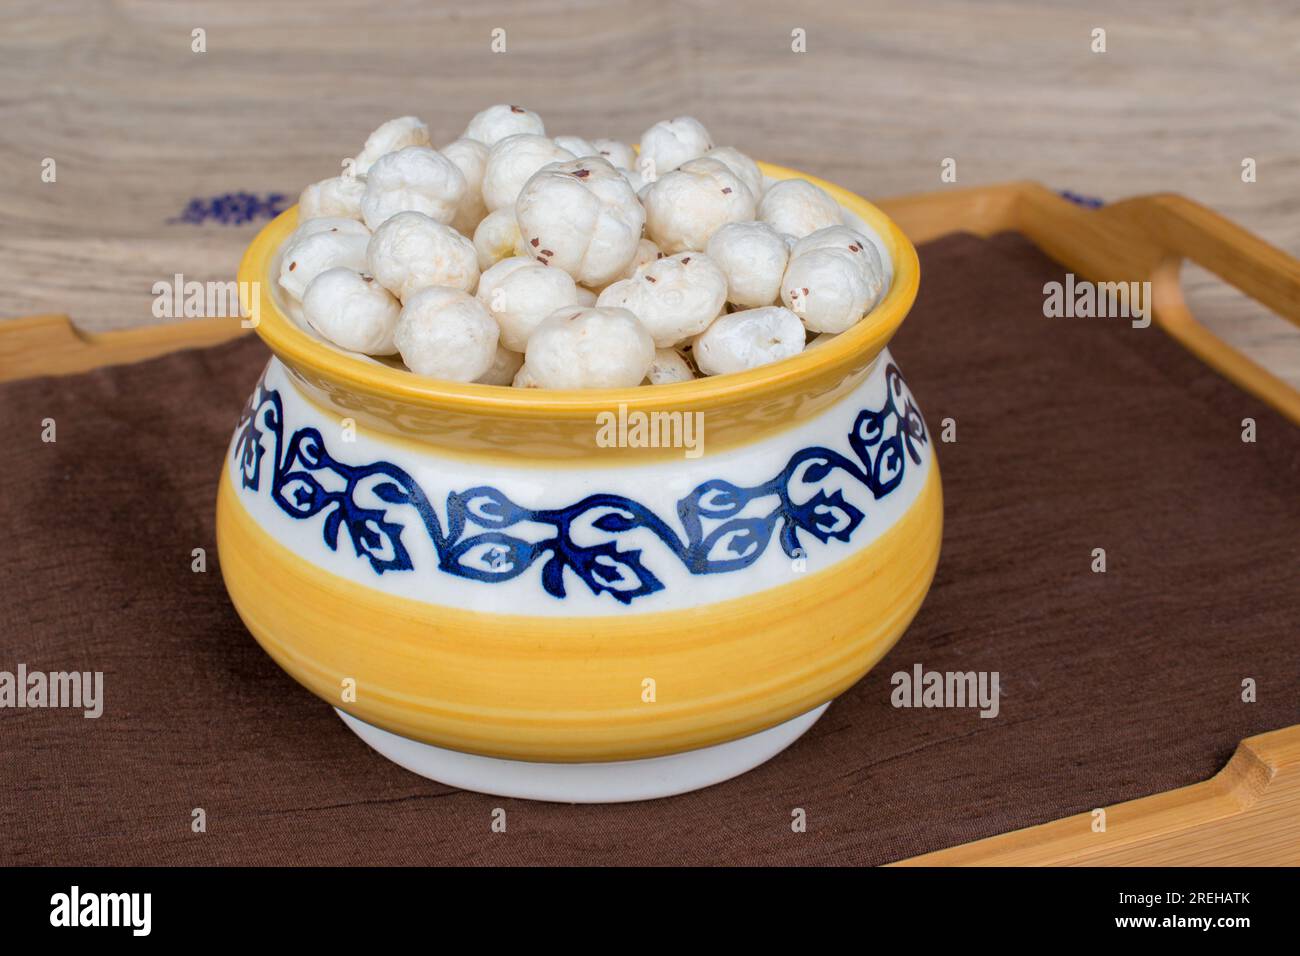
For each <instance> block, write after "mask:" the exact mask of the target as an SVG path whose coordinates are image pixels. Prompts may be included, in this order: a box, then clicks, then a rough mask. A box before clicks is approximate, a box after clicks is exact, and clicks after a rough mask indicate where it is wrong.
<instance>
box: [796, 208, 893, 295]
mask: <svg viewBox="0 0 1300 956" xmlns="http://www.w3.org/2000/svg"><path fill="white" fill-rule="evenodd" d="M814 249H844V250H846V251H848V252H850V253H852V255H853V258H855V259H857V260H858V264H859V265H860V266H861V267H862V272H863V275H865V276H866V279H867V284H868V285H870V286H872V287H873V292H874V294H875V295H877V296H878V295H879V294H880V292H881V290H882V289H883V288H884V285H885V266H884V263H883V262H881V259H880V251H879V250H878V249H876V245H875V243H873V242H872V241H871V240H870V239H868V238H867V237H866V236H864V235H863V234H862V233H860V232H858V231H857V230H856V229H853V228H851V227H849V226H827V227H826V228H825V229H818V230H817V231H816V232H811V233H809V234H808V235H806V236H804V237H803V238H802V239H800V240H798V241H797V242H795V244H794V245H793V246H792V247H791V248H790V258H792V259H793V258H795V257H796V256H801V255H803V254H804V253H805V252H812V251H813V250H814ZM872 304H874V300H873V303H872ZM870 307H871V306H870V305H868V306H867V308H870Z"/></svg>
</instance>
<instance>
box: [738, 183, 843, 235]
mask: <svg viewBox="0 0 1300 956" xmlns="http://www.w3.org/2000/svg"><path fill="white" fill-rule="evenodd" d="M758 218H759V219H761V220H763V222H765V223H767V224H768V225H769V226H771V227H772V228H773V229H775V230H776V231H777V232H783V233H788V234H789V235H791V236H794V237H795V238H796V239H802V238H803V237H804V236H806V235H808V234H809V233H812V232H816V231H817V230H818V229H825V228H826V227H827V226H838V225H842V224H843V222H844V214H843V213H842V212H841V211H840V205H839V203H837V202H836V201H835V200H834V199H833V198H832V197H831V195H830V194H829V193H828V192H826V190H824V189H822V188H821V187H820V186H814V185H813V184H812V183H810V182H808V180H806V179H783V180H781V182H779V183H773V184H772V185H771V186H770V187H768V190H767V192H766V193H764V194H763V199H762V201H761V202H760V203H759V204H758Z"/></svg>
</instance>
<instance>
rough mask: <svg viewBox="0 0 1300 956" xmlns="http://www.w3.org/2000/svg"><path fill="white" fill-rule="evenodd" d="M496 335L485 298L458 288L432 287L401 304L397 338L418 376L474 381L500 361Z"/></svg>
mask: <svg viewBox="0 0 1300 956" xmlns="http://www.w3.org/2000/svg"><path fill="white" fill-rule="evenodd" d="M497 334H498V333H497V324H496V322H495V321H493V319H492V316H490V315H488V312H487V309H485V308H483V303H481V302H479V301H478V300H477V299H475V298H474V297H473V296H472V295H469V294H468V293H466V292H462V291H460V290H459V289H446V288H441V287H438V286H431V287H429V288H426V289H421V290H420V291H419V292H417V293H415V295H413V296H411V298H410V299H408V300H407V301H406V303H405V304H404V305H403V306H402V314H401V316H400V317H399V318H398V320H397V330H396V332H395V333H394V335H393V339H394V342H395V343H396V345H397V350H398V351H399V352H401V353H402V361H403V362H405V363H406V366H407V368H409V369H410V370H411V371H412V372H415V373H416V374H417V375H428V376H429V377H431V378H442V379H447V380H449V381H453V382H473V381H475V380H476V379H479V378H481V377H483V376H484V375H486V374H487V373H488V370H489V369H491V368H492V365H493V363H494V362H495V361H496V356H497Z"/></svg>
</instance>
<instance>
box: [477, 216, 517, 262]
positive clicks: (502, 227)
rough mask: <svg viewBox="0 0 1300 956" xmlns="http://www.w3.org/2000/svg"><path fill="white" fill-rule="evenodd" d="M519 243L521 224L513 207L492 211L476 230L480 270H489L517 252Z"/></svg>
mask: <svg viewBox="0 0 1300 956" xmlns="http://www.w3.org/2000/svg"><path fill="white" fill-rule="evenodd" d="M518 245H519V224H518V223H517V222H515V211H514V208H513V207H509V206H508V207H506V208H505V209H498V210H497V211H496V212H490V213H488V214H487V216H486V217H485V218H484V219H483V221H482V222H480V223H479V224H478V228H477V229H475V230H474V250H475V252H476V253H477V254H478V267H479V271H481V272H487V270H488V269H490V268H491V267H492V266H493V265H495V264H496V263H498V262H500V261H501V260H502V259H506V258H509V257H510V256H512V255H514V254H515V248H516V247H517V246H518Z"/></svg>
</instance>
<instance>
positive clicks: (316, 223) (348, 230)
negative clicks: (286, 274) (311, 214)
mask: <svg viewBox="0 0 1300 956" xmlns="http://www.w3.org/2000/svg"><path fill="white" fill-rule="evenodd" d="M318 232H342V233H345V234H347V235H350V236H369V235H370V230H369V229H368V228H366V224H365V223H364V222H359V221H358V220H356V219H344V218H342V217H340V216H321V217H320V218H318V219H308V218H306V217H305V216H302V215H299V216H298V228H297V229H295V230H294V231H293V232H292V233H291V234H290V235H289V238H288V239H286V240H285V241H284V249H285V251H286V252H287V251H288V250H289V248H290V247H291V246H292V245H293V244H294V243H295V242H297V241H298V240H299V239H305V238H307V237H308V236H314V235H315V234H316V233H318Z"/></svg>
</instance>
